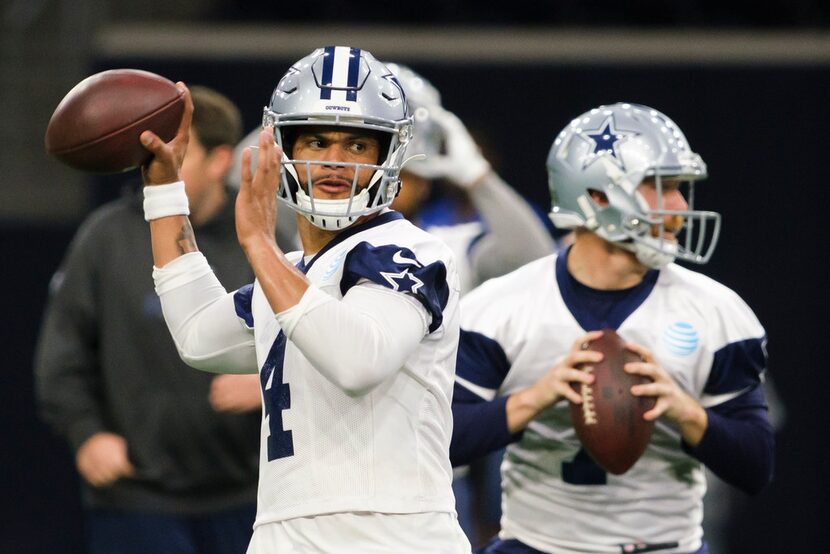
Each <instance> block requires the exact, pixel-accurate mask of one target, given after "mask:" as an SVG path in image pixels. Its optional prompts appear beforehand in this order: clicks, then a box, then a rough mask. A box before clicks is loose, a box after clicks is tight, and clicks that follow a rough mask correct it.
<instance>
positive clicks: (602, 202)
mask: <svg viewBox="0 0 830 554" xmlns="http://www.w3.org/2000/svg"><path fill="white" fill-rule="evenodd" d="M588 193H589V194H590V195H591V200H593V201H594V203H595V204H597V205H598V206H602V207H605V206H607V205H608V197H607V196H606V195H605V193H604V192H600V191H598V190H594V189H589V190H588Z"/></svg>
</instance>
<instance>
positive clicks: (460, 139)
mask: <svg viewBox="0 0 830 554" xmlns="http://www.w3.org/2000/svg"><path fill="white" fill-rule="evenodd" d="M430 117H432V119H433V121H434V122H435V123H436V124H437V125H438V126H439V127H440V128H441V130H442V132H443V134H444V142H445V144H446V152H445V153H444V154H439V155H437V156H434V159H433V160H430V161H429V164H428V165H429V166H431V167H432V168H433V169H434V171H435V175H434V176H435V177H443V178H445V179H448V180H449V181H450V182H452V183H453V184H455V185H457V186H459V187H461V188H470V187H472V186H473V185H475V184H476V183H477V182H478V181H480V180H481V178H482V177H484V175H486V174H487V172H488V171H490V163H489V162H488V161H487V160H486V159H485V158H484V156H483V155H482V154H481V149H480V148H479V147H478V144H476V142H475V140H474V139H473V137H472V136H471V135H470V132H469V131H468V130H467V127H465V126H464V123H462V121H461V120H460V119H459V118H458V117H457V116H456V115H455V114H454V113H452V112H450V111H448V110H445V109H444V108H442V107H441V106H434V107H431V108H430Z"/></svg>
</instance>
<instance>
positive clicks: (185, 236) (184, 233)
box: [176, 219, 199, 255]
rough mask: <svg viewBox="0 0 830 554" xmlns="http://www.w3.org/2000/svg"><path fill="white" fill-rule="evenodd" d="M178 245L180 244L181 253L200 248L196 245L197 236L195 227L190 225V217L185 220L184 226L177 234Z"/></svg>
mask: <svg viewBox="0 0 830 554" xmlns="http://www.w3.org/2000/svg"><path fill="white" fill-rule="evenodd" d="M176 246H178V249H179V255H182V254H187V253H189V252H196V251H198V250H199V249H198V248H197V247H196V237H195V236H194V234H193V227H192V226H191V225H190V220H189V219H185V220H184V223H183V224H182V228H181V229H180V230H179V234H178V235H177V236H176Z"/></svg>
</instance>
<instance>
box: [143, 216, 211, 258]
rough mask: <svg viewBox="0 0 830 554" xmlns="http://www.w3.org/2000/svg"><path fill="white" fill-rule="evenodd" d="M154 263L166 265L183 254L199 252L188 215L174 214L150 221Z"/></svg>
mask: <svg viewBox="0 0 830 554" xmlns="http://www.w3.org/2000/svg"><path fill="white" fill-rule="evenodd" d="M150 237H151V242H152V246H153V265H155V266H156V267H164V266H165V265H167V264H168V263H170V262H172V261H173V260H175V259H176V258H178V257H179V256H181V255H183V254H188V253H190V252H197V251H198V250H199V248H198V247H197V246H196V236H195V235H194V233H193V227H192V226H191V225H190V220H189V219H188V218H187V216H186V215H173V216H169V217H162V218H159V219H153V220H151V221H150Z"/></svg>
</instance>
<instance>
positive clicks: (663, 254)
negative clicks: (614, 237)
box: [617, 237, 677, 269]
mask: <svg viewBox="0 0 830 554" xmlns="http://www.w3.org/2000/svg"><path fill="white" fill-rule="evenodd" d="M660 242H661V241H659V240H657V239H655V238H653V237H647V238H640V239H635V240H634V241H633V242H618V243H617V244H618V245H619V246H620V247H621V248H624V249H626V250H628V251H629V252H633V253H634V255H635V256H636V257H637V260H638V261H639V262H640V263H641V264H643V265H644V266H646V267H650V268H651V269H660V268H661V267H665V266H667V265H669V264H670V263H672V262H673V261H674V260H675V258H676V257H677V255H676V252H677V245H676V244H675V243H672V242H666V241H663V242H662V244H660ZM649 243H651V244H649ZM661 248H662V250H661Z"/></svg>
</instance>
